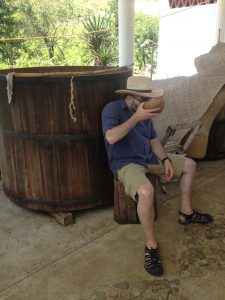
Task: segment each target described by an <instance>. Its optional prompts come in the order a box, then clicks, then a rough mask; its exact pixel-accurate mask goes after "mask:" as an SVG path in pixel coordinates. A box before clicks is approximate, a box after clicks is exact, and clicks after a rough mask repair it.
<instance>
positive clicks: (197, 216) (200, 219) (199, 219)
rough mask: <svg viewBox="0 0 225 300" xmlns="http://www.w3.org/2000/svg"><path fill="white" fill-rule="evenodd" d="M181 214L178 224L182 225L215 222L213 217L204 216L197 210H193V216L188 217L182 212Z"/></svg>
mask: <svg viewBox="0 0 225 300" xmlns="http://www.w3.org/2000/svg"><path fill="white" fill-rule="evenodd" d="M179 214H180V216H179V219H178V222H179V223H180V224H182V225H187V224H191V223H199V224H208V223H211V222H212V221H213V217H212V216H211V215H210V214H203V213H201V212H200V211H198V210H196V209H193V213H192V214H191V215H186V214H184V213H182V212H181V211H179Z"/></svg>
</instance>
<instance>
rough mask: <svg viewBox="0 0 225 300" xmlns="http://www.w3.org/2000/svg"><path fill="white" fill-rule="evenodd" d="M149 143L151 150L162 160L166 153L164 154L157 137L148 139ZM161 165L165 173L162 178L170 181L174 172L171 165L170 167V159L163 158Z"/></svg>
mask: <svg viewBox="0 0 225 300" xmlns="http://www.w3.org/2000/svg"><path fill="white" fill-rule="evenodd" d="M150 145H151V148H152V151H153V152H154V154H155V155H156V156H157V157H158V159H160V160H161V161H162V160H163V159H164V158H165V157H167V154H166V152H165V150H164V148H163V146H162V144H161V142H160V141H159V140H158V139H157V138H155V139H152V140H150ZM163 166H164V169H165V174H164V176H163V180H164V181H170V180H171V179H172V177H173V174H174V171H173V167H172V164H171V162H170V160H169V159H166V160H164V162H163Z"/></svg>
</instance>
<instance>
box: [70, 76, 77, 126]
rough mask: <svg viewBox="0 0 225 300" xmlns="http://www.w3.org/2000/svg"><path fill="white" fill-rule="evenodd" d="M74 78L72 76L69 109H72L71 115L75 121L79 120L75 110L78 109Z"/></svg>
mask: <svg viewBox="0 0 225 300" xmlns="http://www.w3.org/2000/svg"><path fill="white" fill-rule="evenodd" d="M73 78H74V77H71V79H70V104H69V110H70V117H71V119H72V120H73V122H74V123H75V122H76V121H77V118H76V116H75V110H76V106H75V103H74V99H75V98H74V89H73Z"/></svg>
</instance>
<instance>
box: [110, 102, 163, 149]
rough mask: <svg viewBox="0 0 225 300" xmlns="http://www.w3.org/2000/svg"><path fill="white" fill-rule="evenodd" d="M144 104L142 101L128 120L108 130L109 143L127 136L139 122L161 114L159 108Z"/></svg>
mask: <svg viewBox="0 0 225 300" xmlns="http://www.w3.org/2000/svg"><path fill="white" fill-rule="evenodd" d="M143 105H144V103H141V104H140V105H139V106H138V109H137V111H136V112H135V113H134V114H133V115H132V116H131V117H130V118H129V119H128V120H127V121H125V122H124V123H122V124H120V125H117V126H115V127H113V128H111V129H108V130H107V131H106V133H105V139H106V141H107V142H108V143H109V144H111V145H112V144H115V143H116V142H118V141H119V140H121V139H122V138H123V137H125V136H126V135H127V134H128V132H129V131H130V130H131V129H132V128H133V127H134V126H135V125H136V124H137V123H138V122H140V121H144V120H147V119H151V118H153V117H155V116H158V115H159V114H158V113H157V111H158V108H156V109H144V108H143Z"/></svg>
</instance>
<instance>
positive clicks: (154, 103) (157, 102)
mask: <svg viewBox="0 0 225 300" xmlns="http://www.w3.org/2000/svg"><path fill="white" fill-rule="evenodd" d="M164 105H165V101H164V99H163V97H162V96H161V97H157V98H150V99H149V100H147V101H146V102H145V103H144V105H143V107H144V108H145V109H153V108H159V109H160V110H159V112H161V111H162V110H163V108H164Z"/></svg>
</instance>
